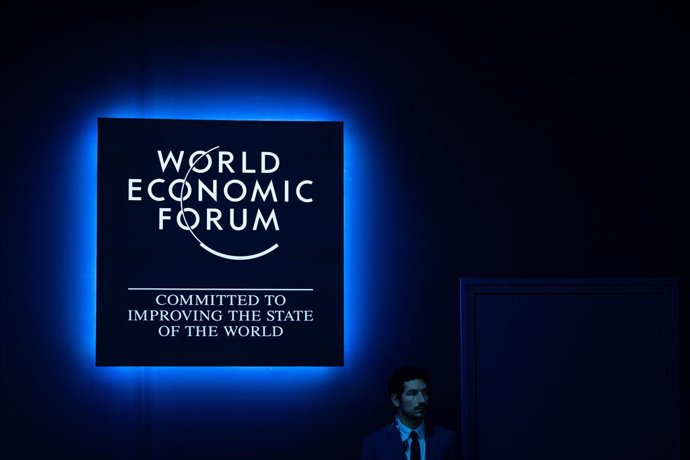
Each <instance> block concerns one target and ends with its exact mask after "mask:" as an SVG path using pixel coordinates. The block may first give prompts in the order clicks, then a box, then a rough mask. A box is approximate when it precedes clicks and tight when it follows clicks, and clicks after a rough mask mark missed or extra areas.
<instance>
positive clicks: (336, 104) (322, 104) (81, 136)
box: [59, 89, 381, 390]
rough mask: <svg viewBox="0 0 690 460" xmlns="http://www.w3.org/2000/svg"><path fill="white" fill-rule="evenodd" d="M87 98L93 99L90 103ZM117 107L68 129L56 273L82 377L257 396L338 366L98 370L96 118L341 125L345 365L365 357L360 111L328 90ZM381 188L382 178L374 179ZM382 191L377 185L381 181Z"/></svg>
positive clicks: (333, 373) (366, 148)
mask: <svg viewBox="0 0 690 460" xmlns="http://www.w3.org/2000/svg"><path fill="white" fill-rule="evenodd" d="M94 99H96V98H95V97H94ZM115 99H116V101H117V102H116V103H110V104H108V103H102V104H100V105H99V103H96V106H93V107H86V106H85V107H84V109H83V111H82V112H81V113H80V115H79V116H78V118H77V120H76V123H75V124H74V126H73V137H72V138H71V139H70V140H71V141H74V145H73V146H71V148H70V149H69V150H70V151H69V153H67V154H66V155H65V156H66V158H67V162H68V167H67V168H66V171H67V177H65V178H64V180H65V182H66V184H67V185H66V186H65V192H66V193H67V201H68V203H69V205H70V206H69V216H70V219H69V222H70V223H69V224H68V226H69V228H68V229H66V231H67V234H68V235H69V236H68V237H67V238H68V244H67V246H66V247H65V251H67V253H68V254H70V257H71V259H70V260H71V261H72V262H71V263H72V265H71V266H70V267H69V270H67V271H66V272H65V273H62V274H60V275H59V276H60V277H62V279H61V280H60V282H61V283H62V286H63V287H62V288H61V289H62V293H63V295H64V296H65V297H64V305H68V306H69V307H68V308H69V309H70V312H69V313H70V317H72V318H74V319H76V320H75V321H73V322H71V323H70V324H71V327H69V328H67V329H66V330H65V333H66V334H68V337H67V338H66V339H67V340H66V341H67V343H70V344H71V346H72V347H74V349H76V351H77V353H76V356H77V357H78V366H77V367H78V369H79V372H82V373H84V374H87V375H86V377H88V379H89V380H90V379H96V380H98V381H106V382H107V384H113V385H115V386H116V387H117V386H122V385H124V387H131V385H129V384H136V383H142V382H143V383H145V384H146V386H147V387H149V389H155V387H156V386H157V385H158V384H162V385H163V386H169V385H177V386H179V385H181V386H184V385H187V384H193V385H195V386H197V387H198V386H199V385H202V386H207V387H210V388H211V389H212V388H215V387H218V388H220V387H223V386H226V385H228V384H229V383H230V382H232V383H233V385H235V386H237V385H240V386H243V387H246V388H252V389H257V390H260V389H261V388H264V387H265V388H266V389H268V388H269V386H271V387H274V384H275V382H276V381H277V382H286V383H300V384H303V385H309V384H311V383H313V384H319V383H323V382H324V381H325V380H330V379H332V378H336V377H337V376H338V373H339V372H343V371H342V369H343V368H338V367H333V368H331V367H146V368H140V367H96V366H95V343H96V337H95V329H96V327H95V324H96V305H95V299H96V292H95V291H96V257H97V255H96V195H97V193H96V192H97V180H96V171H97V153H96V152H97V118H98V117H127V118H175V119H209V120H284V121H343V122H344V130H345V139H344V142H345V157H344V168H345V171H344V187H345V368H347V367H348V366H349V365H351V363H353V362H354V361H356V360H357V359H358V357H361V356H363V354H364V353H365V350H367V349H368V348H369V347H370V346H371V345H373V343H372V342H373V340H374V339H373V338H371V337H372V334H371V331H370V330H369V326H367V324H366V323H365V321H364V319H363V318H364V317H365V316H366V315H365V314H364V309H365V308H366V303H367V302H366V301H365V298H366V295H365V292H366V289H367V285H369V284H371V283H375V282H376V275H375V274H374V273H369V272H368V271H367V269H366V267H365V266H362V264H361V263H357V264H356V263H355V260H359V259H364V257H362V256H363V255H365V254H366V253H367V252H368V250H369V248H368V245H369V244H371V243H370V242H368V241H371V238H367V237H366V236H365V232H364V225H363V223H366V222H372V216H371V215H369V214H370V213H371V211H370V210H368V208H367V206H366V200H365V197H366V196H367V195H368V194H369V193H375V190H373V189H372V188H373V187H377V185H373V184H375V183H376V182H375V181H373V180H371V178H370V177H367V175H368V174H369V172H368V171H367V168H366V158H367V155H371V154H372V149H373V148H374V146H373V142H372V139H371V136H370V135H369V134H368V133H367V128H366V126H367V123H368V121H367V120H366V119H365V118H364V116H363V112H364V110H358V108H357V107H352V106H350V105H348V104H347V103H343V102H340V101H339V99H338V98H329V97H328V95H327V94H318V93H314V94H311V95H310V94H308V93H306V92H305V91H296V92H293V91H288V90H285V91H267V90H265V89H256V90H255V91H251V90H248V91H243V92H239V91H238V92H233V91H227V90H226V91H222V90H213V89H206V90H204V91H199V92H194V91H191V92H190V93H188V94H185V95H184V97H181V96H180V94H179V92H175V91H172V90H171V91H169V92H163V91H159V92H150V93H147V95H146V96H145V102H144V103H143V104H142V102H141V101H140V100H137V97H136V92H134V91H132V94H127V93H126V92H125V93H123V94H121V95H120V96H119V97H117V98H115ZM378 183H379V184H381V178H379V179H378ZM378 186H381V185H378Z"/></svg>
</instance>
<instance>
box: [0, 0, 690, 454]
mask: <svg viewBox="0 0 690 460" xmlns="http://www.w3.org/2000/svg"><path fill="white" fill-rule="evenodd" d="M15 7H16V8H17V9H16V10H15V12H14V13H6V14H4V15H3V27H2V41H1V43H2V45H1V46H2V63H1V64H0V65H1V66H2V67H1V71H2V133H3V138H2V140H3V148H2V158H1V161H2V164H1V166H0V171H2V181H1V182H0V191H1V193H2V195H1V197H2V200H1V202H2V215H3V219H2V229H3V230H2V236H3V238H2V246H1V247H2V268H1V270H2V284H3V288H2V290H1V291H0V300H1V302H2V321H1V327H2V330H1V332H2V333H1V338H0V340H1V342H0V343H1V345H2V349H1V355H0V356H1V361H0V363H1V367H0V371H1V372H2V374H1V375H0V397H1V399H0V404H1V405H0V436H1V437H2V442H1V443H0V445H1V446H2V447H0V449H1V450H0V452H1V455H0V456H2V457H3V458H22V459H23V458H48V457H50V458H67V457H70V458H142V459H148V458H233V459H266V458H278V457H280V458H283V459H288V458H294V459H298V458H301V459H304V458H332V459H340V458H342V459H346V458H353V457H355V456H356V455H357V452H358V449H359V441H360V439H361V437H362V435H363V434H364V433H365V432H367V431H370V430H371V429H374V428H375V427H377V426H378V425H381V424H383V423H385V422H387V421H388V420H390V418H391V417H392V413H391V410H390V407H389V405H388V403H387V401H386V394H385V393H386V392H385V378H386V377H387V375H388V373H389V372H390V371H391V370H392V369H393V368H394V367H396V366H398V365H400V364H403V363H414V364H421V365H424V366H426V367H427V368H429V370H430V372H431V374H432V378H433V382H432V385H433V395H432V404H433V410H432V414H433V416H434V420H436V421H437V422H440V423H443V424H446V425H448V426H450V427H452V428H454V429H456V430H459V429H460V426H459V418H460V396H459V386H460V378H459V369H460V365H459V357H460V351H459V343H460V341H459V336H458V331H459V306H458V292H457V290H458V278H459V277H460V276H465V275H472V276H482V275H486V276H561V275H567V276H647V277H650V276H651V277H654V276H672V277H677V278H678V280H679V287H680V292H681V298H680V301H681V303H680V324H681V355H680V356H681V367H682V375H681V377H682V380H681V392H682V395H681V404H682V406H683V407H682V414H684V415H683V434H684V435H687V432H688V424H687V422H688V420H687V416H686V415H685V414H687V413H688V398H687V394H688V376H687V371H686V367H687V366H684V365H682V363H684V362H685V360H686V359H687V338H686V337H687V333H686V332H687V330H688V315H687V311H686V310H687V308H686V305H687V292H688V288H689V287H690V269H689V268H688V263H687V261H688V260H690V244H689V243H688V238H687V235H688V234H690V232H689V230H690V229H689V228H688V224H687V223H686V222H687V219H684V216H685V214H686V213H687V197H688V196H689V193H688V191H689V190H688V189H689V184H690V182H689V181H688V179H689V178H690V170H689V169H690V161H689V160H688V152H689V151H690V149H688V142H687V133H686V130H687V126H688V121H689V117H688V107H689V106H688V102H689V101H688V89H687V82H688V77H689V75H688V64H687V59H686V55H687V46H686V45H685V43H687V41H688V36H687V35H688V33H687V28H686V27H685V26H686V24H687V14H686V11H681V10H680V9H677V8H672V7H666V6H664V5H660V4H658V3H656V2H655V3H653V4H652V2H649V3H645V2H638V3H635V4H634V5H630V4H627V3H623V4H620V6H619V5H615V6H614V5H608V6H607V5H605V4H598V5H597V6H595V7H584V6H579V5H574V6H568V7H566V6H562V7H554V6H551V7H546V8H532V7H529V6H525V5H518V4H515V5H513V6H505V5H502V6H498V5H486V6H485V7H484V8H481V9H480V8H478V7H458V6H455V7H452V8H451V7H450V6H442V5H436V6H428V7H417V8H411V7H406V8H402V7H401V8H396V9H389V8H381V7H374V6H371V5H368V6H355V5H342V4H341V5H337V6H328V7H327V6H316V5H308V4H279V3H276V4H254V3H252V4H250V3H241V4H229V3H224V2H218V3H207V2H188V3H182V2H157V1H150V2H144V3H127V2H117V3H114V2H113V3H112V4H107V3H89V4H84V5H78V4H72V5H64V4H63V5H59V6H54V7H37V6H30V5H24V4H22V5H15ZM302 102H304V104H302ZM313 107H322V108H321V109H319V108H316V109H315V108H313ZM324 107H325V108H324ZM293 110H294V111H297V112H299V113H300V114H301V116H304V117H307V118H308V117H309V115H310V114H314V116H316V117H322V118H327V119H343V120H344V121H345V124H346V133H348V132H349V133H350V134H349V137H348V139H349V142H350V144H349V145H346V171H345V177H346V235H347V236H346V309H347V313H346V337H347V340H348V345H347V350H346V365H345V367H344V368H340V369H302V370H290V369H131V368H130V369H127V368H125V369H102V368H98V369H97V368H95V366H94V364H93V363H94V361H93V356H94V352H93V348H92V347H93V334H94V332H93V327H94V324H93V318H94V313H93V309H94V308H95V303H94V298H93V293H94V288H93V282H94V279H95V278H94V277H95V273H94V272H93V271H94V267H95V265H94V258H95V249H94V248H95V233H94V231H93V229H94V228H95V224H94V223H93V222H92V221H93V219H94V218H95V213H94V209H95V208H94V207H95V137H94V136H95V118H96V117H97V116H144V117H146V116H154V117H155V116H175V117H178V118H186V117H194V118H203V117H204V116H206V117H209V118H273V117H276V116H278V117H281V116H285V114H290V113H291V112H292V111H293ZM348 130H349V131H348ZM684 437H685V436H684ZM685 449H686V451H687V446H685Z"/></svg>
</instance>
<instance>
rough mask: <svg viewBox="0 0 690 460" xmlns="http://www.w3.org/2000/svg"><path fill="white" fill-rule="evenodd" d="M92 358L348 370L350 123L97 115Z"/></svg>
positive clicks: (112, 362)
mask: <svg viewBox="0 0 690 460" xmlns="http://www.w3.org/2000/svg"><path fill="white" fill-rule="evenodd" d="M97 251H98V253H97V329H96V363H97V365H102V366H198V365H225V366H305V365H306V366H339V365H343V125H342V123H340V122H275V121H270V122H269V121H215V120H214V121H209V120H164V119H116V118H101V119H99V123H98V247H97Z"/></svg>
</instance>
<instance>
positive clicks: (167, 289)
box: [127, 287, 314, 291]
mask: <svg viewBox="0 0 690 460" xmlns="http://www.w3.org/2000/svg"><path fill="white" fill-rule="evenodd" d="M127 290H128V291H313V290H314V289H306V288H305V289H303V288H159V287H144V288H127Z"/></svg>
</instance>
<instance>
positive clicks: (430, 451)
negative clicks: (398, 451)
mask: <svg viewBox="0 0 690 460" xmlns="http://www.w3.org/2000/svg"><path fill="white" fill-rule="evenodd" d="M424 431H425V433H424V442H425V443H426V460H434V459H435V458H436V457H435V455H436V452H435V447H436V443H435V442H434V441H435V439H434V429H433V427H430V426H427V427H426V428H425V430H424Z"/></svg>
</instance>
